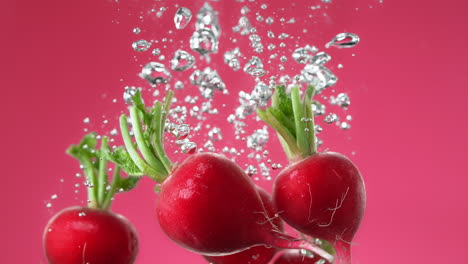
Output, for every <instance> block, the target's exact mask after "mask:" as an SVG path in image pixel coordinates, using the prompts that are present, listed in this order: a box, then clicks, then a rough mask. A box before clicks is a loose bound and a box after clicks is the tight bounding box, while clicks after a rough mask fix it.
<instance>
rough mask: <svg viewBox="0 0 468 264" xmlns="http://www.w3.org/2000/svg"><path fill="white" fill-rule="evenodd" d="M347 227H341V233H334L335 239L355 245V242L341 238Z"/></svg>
mask: <svg viewBox="0 0 468 264" xmlns="http://www.w3.org/2000/svg"><path fill="white" fill-rule="evenodd" d="M347 229H348V228H345V229H343V232H341V235H336V236H335V240H337V241H338V240H339V241H343V242H344V243H346V244H349V245H356V244H357V243H353V242H351V241H347V240H344V239H343V235H344V234H345V233H346V231H347Z"/></svg>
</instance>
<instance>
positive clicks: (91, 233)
mask: <svg viewBox="0 0 468 264" xmlns="http://www.w3.org/2000/svg"><path fill="white" fill-rule="evenodd" d="M43 244H44V250H45V254H46V256H47V259H48V261H49V263H50V264H82V263H103V264H104V263H109V264H111V263H112V264H132V263H134V261H135V258H136V256H137V252H138V238H137V233H136V231H135V228H133V226H132V225H131V224H130V222H129V221H128V220H127V219H126V218H124V217H123V216H121V215H118V214H115V213H112V212H109V211H106V210H101V209H93V208H87V207H70V208H67V209H65V210H62V211H60V212H59V213H57V214H56V215H55V216H54V217H53V218H52V219H50V221H49V223H48V224H47V226H46V228H45V231H44V238H43Z"/></svg>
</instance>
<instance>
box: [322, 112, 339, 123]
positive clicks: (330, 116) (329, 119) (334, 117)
mask: <svg viewBox="0 0 468 264" xmlns="http://www.w3.org/2000/svg"><path fill="white" fill-rule="evenodd" d="M323 121H325V123H327V124H332V123H334V122H336V121H338V116H337V115H336V114H334V113H330V114H328V115H327V116H326V117H325V119H324V120H323Z"/></svg>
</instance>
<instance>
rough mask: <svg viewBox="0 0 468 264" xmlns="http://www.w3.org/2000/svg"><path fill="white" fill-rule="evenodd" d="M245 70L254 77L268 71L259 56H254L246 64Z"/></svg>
mask: <svg viewBox="0 0 468 264" xmlns="http://www.w3.org/2000/svg"><path fill="white" fill-rule="evenodd" d="M244 72H246V73H248V74H250V75H252V76H254V77H260V76H263V75H265V73H266V71H265V70H264V69H263V63H262V61H261V60H260V58H259V57H257V56H252V58H251V59H250V60H249V61H248V62H247V63H246V64H245V66H244Z"/></svg>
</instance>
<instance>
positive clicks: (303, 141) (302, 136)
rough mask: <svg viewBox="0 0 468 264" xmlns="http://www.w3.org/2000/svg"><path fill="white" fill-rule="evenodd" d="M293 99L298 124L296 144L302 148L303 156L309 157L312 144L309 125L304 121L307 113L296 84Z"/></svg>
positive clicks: (293, 89) (292, 90) (295, 120)
mask: <svg viewBox="0 0 468 264" xmlns="http://www.w3.org/2000/svg"><path fill="white" fill-rule="evenodd" d="M291 101H292V106H293V112H294V123H295V125H296V144H297V146H298V147H299V148H300V149H301V156H302V157H307V156H309V155H310V144H309V142H308V140H307V139H308V133H309V132H311V131H306V128H307V126H306V125H305V122H303V118H305V114H304V111H303V107H302V104H301V97H300V95H299V87H298V86H295V87H293V88H292V89H291Z"/></svg>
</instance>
